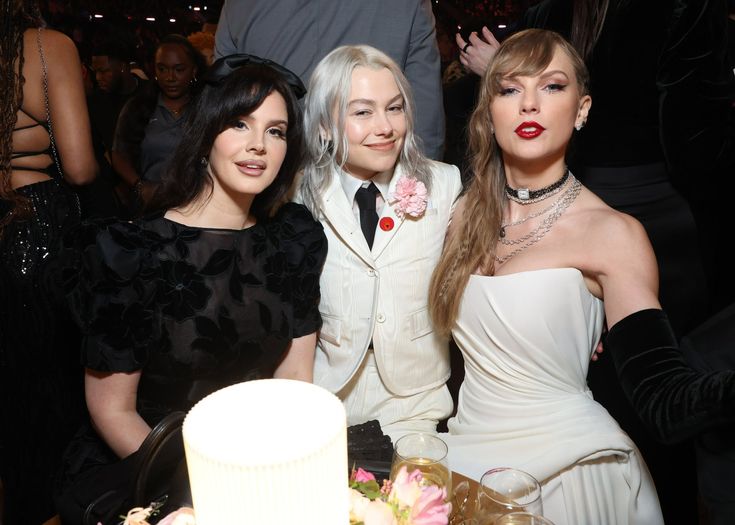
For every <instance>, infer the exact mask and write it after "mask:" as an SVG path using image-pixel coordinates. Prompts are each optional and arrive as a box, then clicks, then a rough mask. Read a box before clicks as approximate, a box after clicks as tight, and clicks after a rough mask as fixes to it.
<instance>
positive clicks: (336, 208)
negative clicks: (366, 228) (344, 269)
mask: <svg viewBox="0 0 735 525" xmlns="http://www.w3.org/2000/svg"><path fill="white" fill-rule="evenodd" d="M322 203H323V204H322V210H321V211H322V214H323V215H324V218H325V219H326V221H327V222H328V223H329V224H330V225H331V227H332V228H333V229H334V231H335V232H336V234H337V236H338V237H340V239H342V242H344V243H345V244H346V245H347V246H348V247H349V248H350V249H351V250H352V251H354V252H355V254H357V256H358V257H360V258H361V259H362V260H364V261H365V263H367V264H368V265H370V266H374V263H375V261H374V259H373V256H372V254H371V253H370V248H369V247H368V245H367V241H366V240H365V236H364V235H363V234H362V229H360V223H359V222H358V221H357V218H356V217H355V213H354V212H353V211H352V205H351V204H350V202H349V201H348V200H347V196H346V195H345V192H344V189H343V188H342V184H341V182H340V180H339V175H337V174H334V176H333V177H332V182H331V184H330V185H329V187H328V188H327V191H326V192H325V193H324V196H323V197H322Z"/></svg>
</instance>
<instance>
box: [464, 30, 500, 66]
mask: <svg viewBox="0 0 735 525" xmlns="http://www.w3.org/2000/svg"><path fill="white" fill-rule="evenodd" d="M455 40H456V41H457V45H458V46H459V49H460V53H459V61H460V62H461V63H462V65H463V66H464V67H466V68H467V69H469V70H470V71H472V72H473V73H475V74H476V75H480V76H482V75H483V74H484V73H485V71H486V70H487V68H488V66H489V65H490V62H492V60H493V58H494V57H495V53H496V52H497V51H498V47H500V42H498V40H497V39H496V38H495V35H493V33H492V32H491V31H490V30H489V29H488V28H487V27H486V26H483V28H482V36H481V37H480V36H479V35H478V34H477V33H476V32H472V33H471V34H470V36H469V42H467V41H465V39H464V38H462V35H460V34H459V33H457V36H456V37H455Z"/></svg>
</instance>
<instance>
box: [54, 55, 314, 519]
mask: <svg viewBox="0 0 735 525" xmlns="http://www.w3.org/2000/svg"><path fill="white" fill-rule="evenodd" d="M261 62H263V61H259V60H256V59H255V58H254V57H248V56H247V55H242V56H233V57H224V58H222V59H220V60H219V61H218V62H216V63H215V64H214V66H213V69H212V71H211V72H210V74H209V75H208V76H207V78H206V79H205V85H204V87H203V89H202V92H201V94H200V96H199V97H198V98H197V100H196V102H195V104H194V107H193V110H192V112H191V114H190V119H189V121H188V123H187V127H186V130H185V133H184V136H183V138H182V140H181V143H180V144H179V147H178V148H177V150H176V153H175V154H174V158H173V159H172V162H171V165H170V168H169V171H168V172H167V174H166V175H165V176H164V179H163V182H162V186H161V188H160V189H159V191H158V192H157V194H156V199H155V203H156V206H157V207H158V208H159V210H160V211H158V212H157V213H155V214H153V215H151V216H148V217H146V218H143V219H139V220H136V221H133V222H132V223H130V222H115V223H110V224H107V225H105V226H103V227H102V228H90V230H89V232H88V233H87V234H86V235H82V238H83V239H84V238H85V237H86V238H87V239H89V241H91V242H90V243H89V244H87V245H86V246H84V247H83V248H82V257H81V261H79V263H78V265H76V266H78V268H79V270H78V272H75V274H74V275H73V276H72V277H70V278H69V280H68V283H67V284H68V290H69V297H70V300H71V304H72V310H73V311H74V313H75V315H76V317H77V320H78V322H79V323H80V325H81V326H82V331H83V333H84V342H83V348H82V363H83V365H84V366H85V367H86V374H85V388H86V397H87V406H88V408H89V413H90V416H91V421H92V428H88V429H86V431H84V432H82V433H81V434H80V435H79V436H78V439H77V440H75V442H74V443H73V445H74V446H73V447H71V448H70V450H69V453H68V457H67V459H68V462H67V471H66V481H65V483H66V484H67V487H69V488H68V489H67V492H66V495H65V497H64V498H63V499H64V500H65V501H66V502H68V501H70V499H76V504H77V505H78V506H77V507H76V509H74V508H72V509H71V510H67V509H64V511H63V512H62V517H64V519H68V520H69V522H70V523H75V520H78V516H74V512H78V511H81V509H83V508H85V506H86V504H88V503H89V502H90V501H92V500H94V499H95V497H96V496H97V495H99V494H100V493H101V489H102V487H101V485H102V483H100V482H99V480H100V478H102V479H104V476H105V472H106V470H105V467H104V466H110V465H115V464H116V463H118V459H119V458H126V459H125V462H127V463H130V462H131V461H130V459H128V458H131V457H134V456H131V454H134V453H135V452H136V451H137V450H138V448H139V447H140V445H141V443H142V442H143V440H144V439H145V438H146V436H147V435H148V434H149V433H150V432H151V428H153V427H154V425H156V423H157V422H159V421H160V420H162V419H163V418H164V417H165V416H166V415H168V414H170V413H171V412H173V411H188V410H189V409H190V408H191V407H192V406H193V405H194V404H195V403H196V402H197V401H199V400H200V399H202V398H203V397H204V396H206V395H208V394H209V393H211V392H214V391H215V390H218V389H220V388H223V387H225V386H228V385H231V384H234V383H238V382H241V381H247V380H251V379H257V378H269V377H280V378H291V379H300V380H304V381H311V380H312V369H313V360H314V348H315V345H316V331H317V330H318V329H319V327H320V326H321V317H320V315H319V311H318V308H317V307H318V304H319V272H320V270H321V266H322V264H323V261H324V258H325V256H326V239H325V237H324V233H323V231H322V227H321V226H320V225H319V223H317V222H315V221H314V220H313V218H312V216H311V214H310V213H309V212H308V211H307V210H306V208H304V207H303V206H301V205H298V204H294V203H288V204H283V205H281V204H282V203H283V202H284V200H285V195H286V194H287V192H288V190H289V188H290V187H291V184H292V182H293V179H294V176H295V173H296V171H297V169H298V168H299V165H300V163H301V157H302V150H303V145H302V143H303V133H302V123H301V111H300V108H299V105H298V102H297V98H296V96H295V95H294V90H302V89H303V86H300V82H299V81H298V79H297V78H296V77H295V76H293V75H290V74H289V73H288V72H287V71H286V70H283V69H281V68H280V66H276V65H272V63H268V62H264V63H261ZM269 64H271V65H269ZM286 75H288V76H287V77H286ZM286 78H288V79H289V81H290V82H293V83H294V85H295V86H296V87H295V88H292V87H290V84H289V82H287V80H286ZM95 466H103V468H102V469H97V470H96V471H94V470H90V469H92V468H93V467H95ZM110 468H111V469H112V470H114V469H115V468H116V467H114V466H112V467H110ZM112 470H108V471H107V472H110V471H112ZM116 476H117V478H118V481H119V479H120V478H119V475H116ZM85 491H87V492H85ZM70 494H72V495H71V496H70ZM67 512H71V515H67V514H66V513H67Z"/></svg>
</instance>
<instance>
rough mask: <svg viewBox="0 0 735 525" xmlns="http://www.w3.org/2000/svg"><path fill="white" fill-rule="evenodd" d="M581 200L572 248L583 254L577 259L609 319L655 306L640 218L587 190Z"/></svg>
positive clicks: (650, 257)
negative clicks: (596, 288) (575, 246)
mask: <svg viewBox="0 0 735 525" xmlns="http://www.w3.org/2000/svg"><path fill="white" fill-rule="evenodd" d="M588 195H589V197H588ZM580 204H581V206H580V207H579V208H578V209H577V210H575V216H576V220H575V221H574V224H575V225H576V227H578V228H579V229H580V231H579V237H578V239H579V244H578V245H577V247H578V250H579V251H578V252H577V253H578V254H583V256H582V255H580V258H579V259H580V261H582V260H583V261H584V262H583V263H582V264H581V266H582V267H583V268H584V269H585V275H587V276H588V277H590V278H591V280H592V281H594V283H596V286H599V289H600V292H601V293H600V296H602V297H603V298H604V299H605V308H606V313H607V315H608V317H609V319H608V321H610V319H619V318H622V317H624V316H625V315H627V313H630V312H632V311H636V310H637V309H641V308H648V307H656V305H657V301H656V297H657V293H658V266H657V264H656V256H655V255H654V252H653V248H652V247H651V242H650V241H649V239H648V235H647V234H646V231H645V229H644V228H643V226H642V225H641V223H640V222H638V220H637V219H635V218H634V217H632V216H630V215H627V214H625V213H621V212H619V211H616V210H614V209H612V208H610V207H609V206H607V205H606V204H605V203H603V202H602V201H601V200H600V199H599V198H597V197H596V196H594V195H593V194H591V193H589V192H588V191H585V195H584V198H583V199H582V201H581V203H580Z"/></svg>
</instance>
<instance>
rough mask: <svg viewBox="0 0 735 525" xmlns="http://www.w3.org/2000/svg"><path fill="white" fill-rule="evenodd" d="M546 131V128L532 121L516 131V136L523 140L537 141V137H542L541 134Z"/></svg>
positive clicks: (523, 124) (524, 123)
mask: <svg viewBox="0 0 735 525" xmlns="http://www.w3.org/2000/svg"><path fill="white" fill-rule="evenodd" d="M545 129H546V128H545V127H543V126H542V125H541V124H539V123H538V122H534V121H530V122H523V123H522V124H521V125H520V126H518V127H517V128H516V129H515V132H516V135H518V136H519V137H521V138H522V139H535V138H536V137H538V136H539V135H541V133H543V132H544V130H545Z"/></svg>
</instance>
